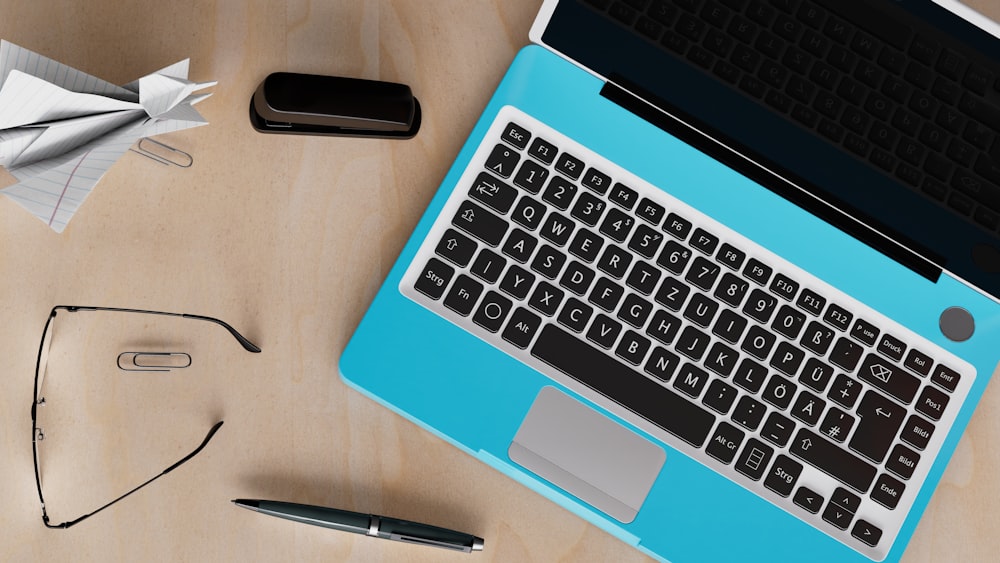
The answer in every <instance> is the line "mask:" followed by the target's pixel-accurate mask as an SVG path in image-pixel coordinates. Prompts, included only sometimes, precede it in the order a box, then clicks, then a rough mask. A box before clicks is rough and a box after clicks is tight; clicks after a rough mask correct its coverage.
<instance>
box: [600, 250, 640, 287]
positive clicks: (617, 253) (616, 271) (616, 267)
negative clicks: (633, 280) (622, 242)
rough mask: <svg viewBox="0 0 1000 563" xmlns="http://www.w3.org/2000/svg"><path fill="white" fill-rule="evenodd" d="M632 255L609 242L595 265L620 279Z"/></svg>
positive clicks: (629, 263) (626, 269)
mask: <svg viewBox="0 0 1000 563" xmlns="http://www.w3.org/2000/svg"><path fill="white" fill-rule="evenodd" d="M632 259H633V257H632V255H631V254H630V253H629V252H628V251H627V250H624V249H622V248H619V247H618V246H615V245H613V244H609V245H608V246H607V248H605V249H604V253H603V254H601V259H600V260H598V262H597V267H598V268H599V269H600V270H601V271H602V272H604V273H605V274H608V275H609V276H611V277H613V278H615V279H622V277H624V276H625V273H626V272H627V271H628V267H629V265H631V264H632Z"/></svg>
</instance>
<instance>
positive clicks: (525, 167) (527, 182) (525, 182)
mask: <svg viewBox="0 0 1000 563" xmlns="http://www.w3.org/2000/svg"><path fill="white" fill-rule="evenodd" d="M548 178H549V169H548V168H545V167H544V166H542V165H540V164H538V163H537V162H535V161H534V160H525V161H524V162H523V163H521V168H519V169H518V170H517V174H515V175H514V185H515V186H518V187H519V188H521V189H523V190H525V191H527V192H528V193H532V194H537V193H538V192H539V191H540V190H541V189H542V186H544V185H545V181H546V180H548Z"/></svg>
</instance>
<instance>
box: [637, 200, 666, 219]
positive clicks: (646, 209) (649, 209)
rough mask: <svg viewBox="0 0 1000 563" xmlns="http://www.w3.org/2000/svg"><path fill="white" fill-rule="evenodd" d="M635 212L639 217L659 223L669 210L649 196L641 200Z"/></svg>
mask: <svg viewBox="0 0 1000 563" xmlns="http://www.w3.org/2000/svg"><path fill="white" fill-rule="evenodd" d="M635 212H636V214H637V215H638V216H639V217H642V218H643V219H644V220H646V221H649V222H650V223H652V224H653V225H659V224H660V221H662V220H663V216H664V215H665V214H666V212H667V210H666V208H665V207H663V206H662V205H660V204H659V203H656V202H654V201H651V200H649V199H648V198H642V201H640V202H639V206H638V207H636V208H635Z"/></svg>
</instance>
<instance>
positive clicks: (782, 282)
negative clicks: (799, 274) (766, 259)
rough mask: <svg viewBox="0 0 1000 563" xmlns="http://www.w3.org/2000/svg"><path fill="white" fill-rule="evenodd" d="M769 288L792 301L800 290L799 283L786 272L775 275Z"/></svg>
mask: <svg viewBox="0 0 1000 563" xmlns="http://www.w3.org/2000/svg"><path fill="white" fill-rule="evenodd" d="M769 288H770V290H771V292H772V293H774V294H775V295H777V296H779V297H782V298H784V299H786V300H788V301H791V300H792V299H794V298H795V294H796V293H798V291H799V283H798V282H796V281H795V280H793V279H791V278H789V277H788V276H786V275H784V274H778V275H776V276H774V279H773V280H772V281H771V285H770V286H769Z"/></svg>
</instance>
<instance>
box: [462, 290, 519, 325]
mask: <svg viewBox="0 0 1000 563" xmlns="http://www.w3.org/2000/svg"><path fill="white" fill-rule="evenodd" d="M512 306H513V302H511V300H510V299H507V298H506V297H504V296H503V295H500V294H499V293H497V292H496V291H493V290H490V291H487V292H486V295H485V296H483V300H482V301H481V302H480V303H479V307H478V308H477V309H476V313H475V314H474V315H472V321H473V322H474V323H476V324H477V325H479V326H481V327H483V328H485V329H486V330H488V331H490V332H498V331H499V330H500V327H501V326H503V323H504V320H506V319H507V315H509V314H510V310H511V307H512Z"/></svg>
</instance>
